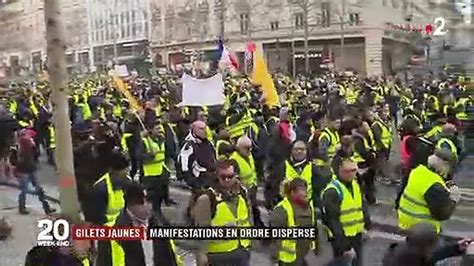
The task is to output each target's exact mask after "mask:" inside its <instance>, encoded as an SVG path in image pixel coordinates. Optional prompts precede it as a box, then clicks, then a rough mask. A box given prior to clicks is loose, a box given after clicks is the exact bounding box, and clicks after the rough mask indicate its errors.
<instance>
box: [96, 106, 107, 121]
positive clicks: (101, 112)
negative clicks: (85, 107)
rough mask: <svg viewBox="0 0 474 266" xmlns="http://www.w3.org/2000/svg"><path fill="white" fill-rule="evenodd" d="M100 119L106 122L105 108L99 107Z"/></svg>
mask: <svg viewBox="0 0 474 266" xmlns="http://www.w3.org/2000/svg"><path fill="white" fill-rule="evenodd" d="M98 109H99V110H98V111H99V118H100V119H104V120H105V108H104V107H99V108H98Z"/></svg>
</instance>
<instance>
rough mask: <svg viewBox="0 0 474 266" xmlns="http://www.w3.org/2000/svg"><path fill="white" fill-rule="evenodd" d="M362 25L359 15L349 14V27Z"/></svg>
mask: <svg viewBox="0 0 474 266" xmlns="http://www.w3.org/2000/svg"><path fill="white" fill-rule="evenodd" d="M359 24H360V15H359V13H349V25H351V26H355V25H359Z"/></svg>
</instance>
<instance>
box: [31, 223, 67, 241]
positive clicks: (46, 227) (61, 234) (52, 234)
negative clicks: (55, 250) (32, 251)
mask: <svg viewBox="0 0 474 266" xmlns="http://www.w3.org/2000/svg"><path fill="white" fill-rule="evenodd" d="M38 228H40V229H42V230H41V231H40V232H39V233H38V236H37V239H36V244H37V245H38V246H44V247H69V246H71V242H70V241H69V234H70V232H71V230H70V225H69V222H68V221H66V220H64V219H57V220H51V219H41V220H39V221H38Z"/></svg>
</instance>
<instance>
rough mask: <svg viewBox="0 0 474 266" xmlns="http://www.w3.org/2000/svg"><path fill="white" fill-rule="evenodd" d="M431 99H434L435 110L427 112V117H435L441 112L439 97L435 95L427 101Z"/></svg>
mask: <svg viewBox="0 0 474 266" xmlns="http://www.w3.org/2000/svg"><path fill="white" fill-rule="evenodd" d="M429 99H433V107H432V108H433V109H428V110H426V113H427V115H433V114H435V113H437V112H438V111H439V100H438V97H436V96H434V95H430V96H428V99H427V100H429Z"/></svg>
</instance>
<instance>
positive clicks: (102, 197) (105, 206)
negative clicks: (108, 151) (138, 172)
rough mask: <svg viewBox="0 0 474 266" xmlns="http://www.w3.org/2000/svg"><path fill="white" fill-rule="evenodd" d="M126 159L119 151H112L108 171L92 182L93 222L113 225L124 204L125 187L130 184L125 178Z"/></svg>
mask: <svg viewBox="0 0 474 266" xmlns="http://www.w3.org/2000/svg"><path fill="white" fill-rule="evenodd" d="M127 168H128V160H127V158H125V156H123V155H122V153H121V152H119V151H114V152H113V153H112V155H111V158H110V168H109V171H108V172H107V173H106V174H104V175H103V176H102V177H101V178H100V179H99V180H97V181H96V182H95V184H94V197H95V201H94V206H90V207H92V208H93V209H94V210H93V213H94V217H93V219H92V220H93V223H94V224H98V225H109V226H111V225H113V224H114V222H115V219H116V218H117V216H118V214H119V212H120V210H121V209H123V207H124V206H125V201H124V198H123V195H124V191H125V189H126V187H127V186H128V185H129V184H130V179H128V178H127Z"/></svg>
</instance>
